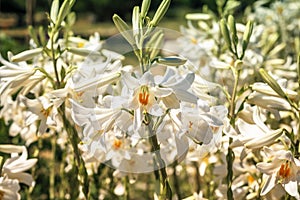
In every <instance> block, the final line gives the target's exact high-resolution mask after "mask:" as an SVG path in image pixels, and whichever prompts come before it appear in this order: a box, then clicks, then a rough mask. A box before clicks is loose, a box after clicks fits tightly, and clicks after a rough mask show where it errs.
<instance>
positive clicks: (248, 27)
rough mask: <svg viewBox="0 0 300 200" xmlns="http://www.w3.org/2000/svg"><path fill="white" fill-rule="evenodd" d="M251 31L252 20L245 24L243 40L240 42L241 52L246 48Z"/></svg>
mask: <svg viewBox="0 0 300 200" xmlns="http://www.w3.org/2000/svg"><path fill="white" fill-rule="evenodd" d="M252 31H253V22H252V21H248V23H247V25H246V30H245V32H244V35H243V42H242V47H243V52H245V51H246V49H247V46H248V43H249V41H250V37H251V35H252Z"/></svg>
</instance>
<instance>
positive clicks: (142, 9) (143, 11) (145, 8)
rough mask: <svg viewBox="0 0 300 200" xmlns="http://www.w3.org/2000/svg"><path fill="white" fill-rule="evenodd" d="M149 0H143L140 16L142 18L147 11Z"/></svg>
mask: <svg viewBox="0 0 300 200" xmlns="http://www.w3.org/2000/svg"><path fill="white" fill-rule="evenodd" d="M150 4H151V0H143V3H142V8H141V18H142V19H144V18H145V17H146V15H147V13H148V10H149V8H150Z"/></svg>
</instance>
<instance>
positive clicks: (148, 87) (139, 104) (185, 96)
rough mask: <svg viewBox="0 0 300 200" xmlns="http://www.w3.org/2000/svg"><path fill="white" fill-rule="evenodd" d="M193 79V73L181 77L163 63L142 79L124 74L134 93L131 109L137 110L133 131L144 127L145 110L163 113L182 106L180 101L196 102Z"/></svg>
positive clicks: (126, 83) (157, 114)
mask: <svg viewBox="0 0 300 200" xmlns="http://www.w3.org/2000/svg"><path fill="white" fill-rule="evenodd" d="M193 80H194V74H193V73H189V74H187V75H186V76H185V77H182V76H180V75H178V74H177V72H176V71H175V70H174V69H173V68H170V67H162V66H159V67H154V68H152V69H151V70H150V71H148V72H146V73H145V74H143V75H142V77H140V78H139V79H137V78H134V77H133V76H131V75H130V74H129V73H124V75H123V81H124V83H125V86H126V87H127V88H128V90H129V93H131V94H132V97H131V99H130V105H129V109H133V110H134V111H135V112H134V130H138V129H139V128H140V127H141V125H142V122H143V120H144V113H149V114H151V115H153V116H161V115H162V114H163V113H164V110H165V109H168V108H179V104H180V102H181V101H187V102H192V103H196V101H197V97H196V96H195V95H193V94H192V93H190V92H188V89H189V88H190V86H191V84H192V82H193ZM160 100H161V101H162V103H163V104H164V107H163V106H162V105H160V102H159V101H160Z"/></svg>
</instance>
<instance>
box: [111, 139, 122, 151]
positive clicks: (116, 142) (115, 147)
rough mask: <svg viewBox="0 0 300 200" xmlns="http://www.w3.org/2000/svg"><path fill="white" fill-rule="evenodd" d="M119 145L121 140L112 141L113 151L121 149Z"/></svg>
mask: <svg viewBox="0 0 300 200" xmlns="http://www.w3.org/2000/svg"><path fill="white" fill-rule="evenodd" d="M121 145H122V141H121V140H119V139H115V140H114V143H113V147H114V149H119V148H120V147H121Z"/></svg>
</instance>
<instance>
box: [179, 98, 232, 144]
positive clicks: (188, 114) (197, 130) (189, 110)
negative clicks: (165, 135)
mask: <svg viewBox="0 0 300 200" xmlns="http://www.w3.org/2000/svg"><path fill="white" fill-rule="evenodd" d="M198 102H201V101H198ZM198 105H199V104H198ZM220 110H221V112H220ZM217 113H219V114H220V115H218V117H217V115H216V114H217ZM226 113H227V110H226V108H225V107H224V106H220V107H212V108H211V109H209V108H208V110H207V109H206V108H205V110H202V109H201V107H199V106H198V107H192V106H191V107H190V106H184V105H183V107H182V114H181V123H182V133H181V134H184V135H186V136H187V137H189V138H191V139H192V140H193V141H194V142H195V143H197V144H203V145H208V144H210V143H211V141H212V139H213V137H214V134H215V133H218V132H219V130H221V127H222V125H223V119H224V118H225V116H226ZM221 132H222V131H221Z"/></svg>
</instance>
